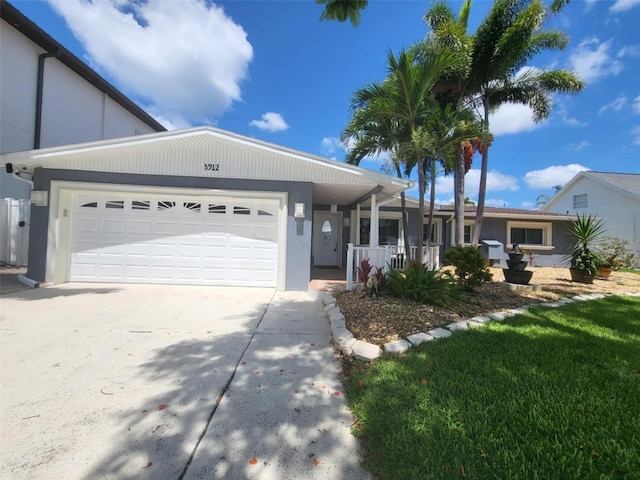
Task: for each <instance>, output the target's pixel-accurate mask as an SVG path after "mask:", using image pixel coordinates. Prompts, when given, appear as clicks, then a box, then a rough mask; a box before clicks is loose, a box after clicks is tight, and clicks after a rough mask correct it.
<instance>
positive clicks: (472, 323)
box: [312, 292, 640, 362]
mask: <svg viewBox="0 0 640 480" xmlns="http://www.w3.org/2000/svg"><path fill="white" fill-rule="evenodd" d="M312 296H313V297H314V298H316V299H317V300H318V301H320V302H322V304H323V306H324V311H325V313H326V314H327V317H328V319H329V321H330V322H331V334H332V335H333V341H334V343H335V345H336V347H337V348H338V349H339V350H340V351H341V352H342V354H343V355H346V356H351V355H353V356H354V357H355V358H356V359H358V360H362V361H365V362H371V361H373V360H375V359H376V358H378V357H380V355H382V349H381V348H380V347H379V346H378V345H374V344H372V343H367V342H363V341H362V340H357V339H356V338H355V337H354V336H353V334H352V333H351V332H350V331H349V330H348V329H347V323H346V319H345V317H344V315H343V314H342V313H341V312H340V309H339V308H338V303H337V302H336V299H335V297H334V296H333V295H331V294H330V293H325V294H324V295H322V294H314V295H312ZM611 296H628V297H640V292H632V293H625V294H603V293H589V294H583V295H576V296H574V297H566V298H562V299H560V300H557V301H555V302H549V303H534V304H531V305H526V306H524V307H520V308H512V309H509V310H501V311H498V312H492V313H488V314H487V315H480V316H476V317H473V318H469V319H468V320H462V321H455V322H452V323H450V324H449V325H447V326H446V327H440V328H435V329H433V330H429V331H428V332H426V333H425V332H420V333H414V334H413V335H409V336H408V337H407V338H406V339H403V340H397V341H395V342H389V343H385V345H384V351H385V352H386V353H387V354H390V355H399V354H401V353H404V352H406V351H407V350H408V349H409V348H411V347H412V346H417V345H420V344H421V343H424V342H428V341H431V340H435V339H439V338H447V337H450V336H451V335H452V334H453V333H454V332H457V331H460V330H467V329H469V328H479V327H482V326H484V324H486V323H487V322H489V321H491V320H493V321H496V322H502V321H504V320H505V319H506V318H509V317H512V316H514V315H517V314H520V313H524V312H526V311H527V310H528V309H529V308H533V307H546V308H558V307H561V306H563V305H566V304H568V303H575V302H586V301H589V300H598V299H601V298H605V297H611Z"/></svg>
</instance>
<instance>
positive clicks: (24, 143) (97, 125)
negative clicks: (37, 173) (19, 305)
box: [0, 0, 166, 241]
mask: <svg viewBox="0 0 640 480" xmlns="http://www.w3.org/2000/svg"><path fill="white" fill-rule="evenodd" d="M0 18H1V19H2V20H1V22H0V153H9V152H16V151H23V150H31V149H38V148H45V147H52V146H57V145H67V144H73V143H80V142H88V141H93V140H101V139H108V138H116V137H125V136H126V137H128V136H132V135H137V134H146V133H152V132H160V131H164V130H166V129H165V128H164V127H163V126H162V125H161V124H160V123H158V122H157V121H156V120H154V119H153V118H152V117H151V116H150V115H148V114H147V113H146V112H144V111H143V110H142V109H141V108H140V107H139V106H137V105H136V104H135V103H133V102H132V101H131V100H130V99H128V98H127V97H126V96H125V95H124V94H122V93H121V92H120V91H118V90H117V89H116V88H115V87H113V86H112V85H111V84H110V83H109V82H107V81H106V80H105V79H104V78H102V77H101V76H100V75H98V74H97V73H96V72H94V71H93V70H92V69H91V68H89V67H88V66H87V65H86V64H85V63H84V62H83V61H82V60H80V59H79V58H77V57H76V56H75V55H73V54H72V53H71V52H70V51H69V50H67V49H66V48H64V47H63V46H62V45H60V43H58V42H57V41H55V40H54V39H53V38H52V37H51V36H49V35H48V34H47V33H46V32H44V31H43V30H42V29H41V28H40V27H38V26H37V25H36V24H34V23H33V22H32V21H31V20H29V19H28V18H27V17H25V16H24V15H23V14H22V13H20V12H19V11H18V10H17V9H16V8H15V7H14V6H13V5H11V4H10V3H8V2H6V1H5V0H1V1H0ZM16 173H18V172H16V171H14V172H12V173H7V172H6V171H4V170H3V171H2V172H1V173H0V196H2V197H3V198H29V195H30V185H29V183H28V180H30V178H29V176H28V175H26V174H25V175H22V179H23V180H27V182H21V181H19V180H18V179H17V177H18V176H19V175H16ZM3 241H5V239H3Z"/></svg>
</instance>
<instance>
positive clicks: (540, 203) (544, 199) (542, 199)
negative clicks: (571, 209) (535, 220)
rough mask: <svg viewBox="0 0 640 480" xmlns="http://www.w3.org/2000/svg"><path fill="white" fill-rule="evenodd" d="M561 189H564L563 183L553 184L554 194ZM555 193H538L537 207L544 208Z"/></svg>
mask: <svg viewBox="0 0 640 480" xmlns="http://www.w3.org/2000/svg"><path fill="white" fill-rule="evenodd" d="M560 190H562V185H554V186H553V195H555V194H556V193H558V192H559V191H560ZM553 195H549V194H548V193H541V194H540V195H538V196H537V197H536V207H538V209H540V210H542V208H543V207H544V206H545V205H546V204H547V203H549V200H551V197H553Z"/></svg>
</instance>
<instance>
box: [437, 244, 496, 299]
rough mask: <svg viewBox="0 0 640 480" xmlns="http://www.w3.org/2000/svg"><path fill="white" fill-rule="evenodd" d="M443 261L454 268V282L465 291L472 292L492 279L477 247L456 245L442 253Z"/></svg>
mask: <svg viewBox="0 0 640 480" xmlns="http://www.w3.org/2000/svg"><path fill="white" fill-rule="evenodd" d="M444 261H445V262H446V263H449V264H451V265H453V266H454V267H455V273H456V281H457V282H458V284H459V285H461V286H463V287H464V288H465V289H467V290H473V289H474V287H477V286H479V285H481V284H483V283H485V282H489V281H491V278H492V277H493V275H492V274H491V272H490V271H489V269H488V268H487V267H486V266H485V259H484V257H483V256H482V253H480V250H479V249H478V248H477V247H473V246H470V247H463V246H461V245H458V246H456V247H453V248H450V249H448V250H446V251H445V252H444Z"/></svg>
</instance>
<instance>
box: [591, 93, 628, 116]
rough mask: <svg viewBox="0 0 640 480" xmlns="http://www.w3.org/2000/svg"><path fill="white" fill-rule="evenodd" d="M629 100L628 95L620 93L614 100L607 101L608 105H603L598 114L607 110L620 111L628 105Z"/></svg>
mask: <svg viewBox="0 0 640 480" xmlns="http://www.w3.org/2000/svg"><path fill="white" fill-rule="evenodd" d="M627 100H628V99H627V97H625V96H624V95H620V96H619V97H618V98H616V99H615V100H614V101H613V102H611V103H607V104H606V105H603V106H602V107H600V109H599V110H598V115H602V114H603V113H604V112H606V111H607V110H613V111H614V112H619V111H620V110H622V109H623V108H624V107H625V106H626V105H627Z"/></svg>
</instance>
